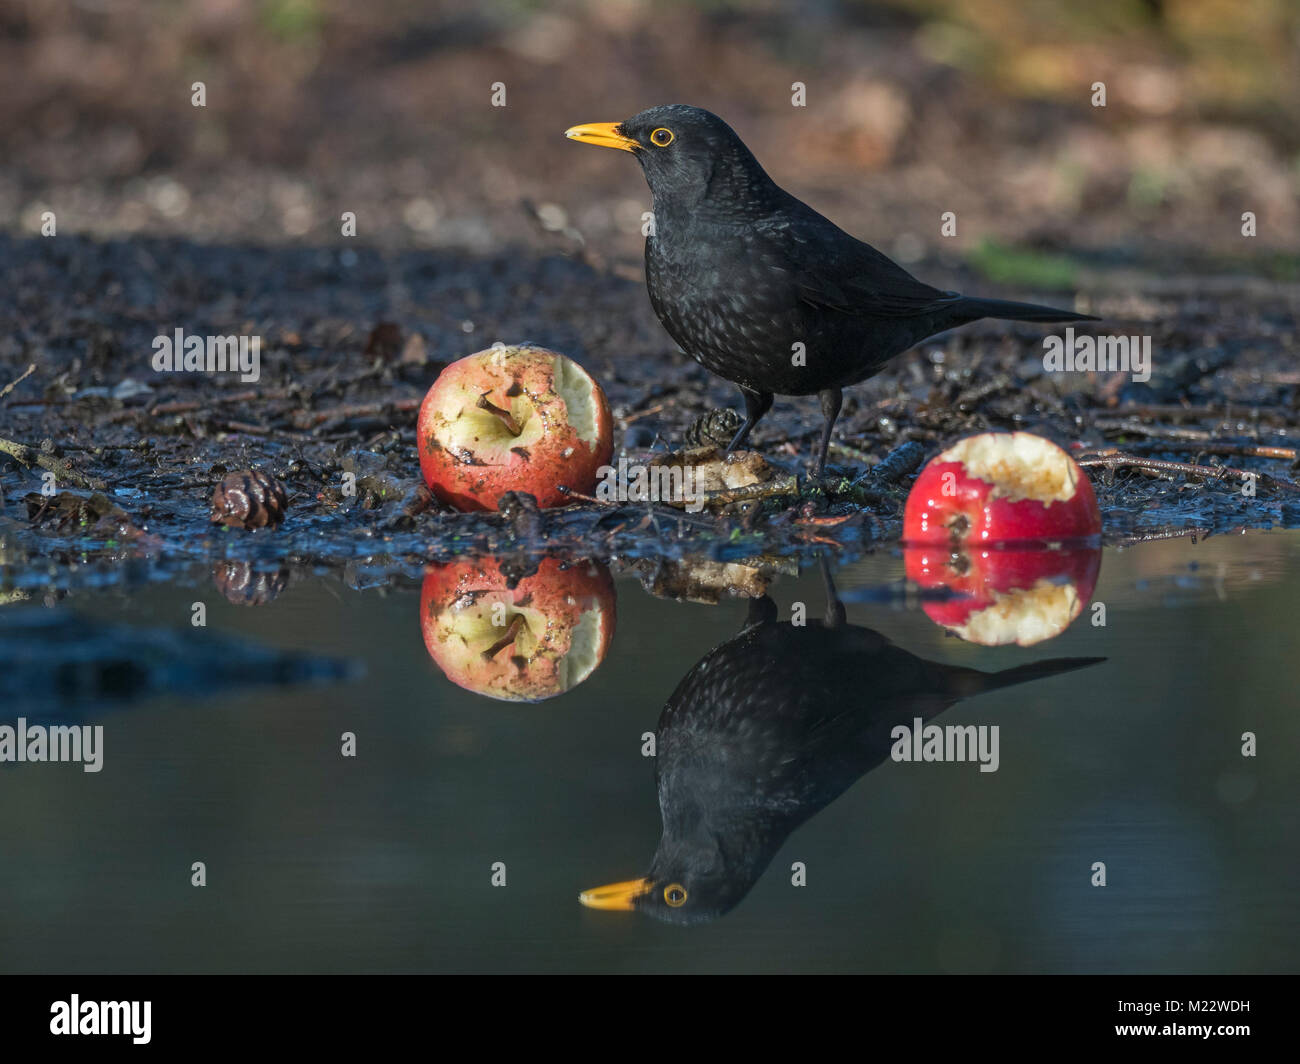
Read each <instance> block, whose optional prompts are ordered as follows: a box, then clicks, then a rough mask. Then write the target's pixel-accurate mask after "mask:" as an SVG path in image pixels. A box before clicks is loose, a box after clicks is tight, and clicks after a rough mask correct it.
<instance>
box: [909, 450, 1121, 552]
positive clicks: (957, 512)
mask: <svg viewBox="0 0 1300 1064" xmlns="http://www.w3.org/2000/svg"><path fill="white" fill-rule="evenodd" d="M1100 532H1101V510H1100V508H1099V507H1098V506H1097V497H1096V495H1094V494H1093V491H1092V484H1091V483H1090V482H1089V480H1088V475H1087V474H1086V473H1085V472H1084V471H1083V469H1082V468H1081V467H1080V466H1079V464H1078V463H1077V462H1076V461H1075V460H1074V459H1073V458H1071V457H1070V456H1069V455H1068V454H1066V453H1065V452H1064V451H1063V450H1061V448H1060V447H1058V446H1056V444H1054V443H1052V442H1051V441H1050V440H1045V439H1043V438H1042V437H1041V436H1035V435H1033V434H1032V433H1029V432H986V433H982V434H981V435H978V436H968V437H966V438H965V439H964V440H960V441H958V442H957V443H956V444H954V445H953V446H952V447H949V448H948V450H946V451H944V452H943V453H942V454H941V455H939V456H938V457H937V458H935V459H934V460H933V461H931V462H930V463H929V464H928V465H926V467H925V468H924V469H922V470H921V473H920V475H919V476H918V477H917V478H916V483H915V484H913V485H912V490H911V491H910V492H909V493H908V496H907V506H906V508H905V509H904V512H903V539H904V541H905V542H906V543H908V544H909V545H913V546H915V545H917V544H921V543H926V544H943V545H952V546H954V547H959V546H969V547H972V548H973V547H977V546H980V545H983V544H987V543H1016V542H1018V543H1029V542H1039V543H1043V542H1061V541H1067V540H1068V541H1075V542H1077V541H1079V540H1082V539H1087V538H1089V537H1092V536H1096V535H1098V534H1099V533H1100Z"/></svg>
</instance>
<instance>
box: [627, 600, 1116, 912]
mask: <svg viewBox="0 0 1300 1064" xmlns="http://www.w3.org/2000/svg"><path fill="white" fill-rule="evenodd" d="M827 586H828V591H829V593H830V596H831V598H830V602H829V605H828V609H827V617H826V621H825V622H824V623H822V622H817V621H810V622H809V623H808V624H807V625H803V626H795V625H792V624H789V623H782V622H779V621H778V620H777V619H776V608H775V605H774V604H773V603H772V602H771V600H770V599H767V598H763V599H758V600H755V601H754V603H753V604H752V605H751V607H750V611H749V616H748V618H747V620H746V623H745V626H744V627H743V628H742V630H741V631H740V633H739V634H738V635H736V636H735V637H734V638H732V639H730V640H728V641H727V642H725V643H723V644H722V645H721V646H718V647H716V648H715V649H714V650H712V651H710V652H709V654H707V655H706V656H705V657H704V658H703V659H702V660H701V661H700V662H699V663H698V664H696V665H695V667H694V668H692V669H691V671H690V672H689V673H687V675H686V676H685V677H684V678H683V679H682V681H681V682H680V683H679V684H678V685H677V689H676V690H675V691H674V692H673V694H672V696H671V697H670V698H669V700H668V703H667V705H666V706H665V708H664V710H663V713H662V714H661V715H660V718H659V727H658V732H657V754H656V762H655V763H656V780H657V784H658V789H659V808H660V814H661V816H662V819H663V835H662V837H661V838H660V841H659V846H658V848H657V850H656V852H655V855H654V858H653V859H652V861H651V863H650V869H649V871H648V873H647V875H646V881H647V883H648V884H649V885H650V886H649V887H648V888H647V889H646V890H645V891H644V893H641V894H640V895H639V896H638V897H637V898H636V901H635V907H636V908H637V909H638V910H639V911H642V912H645V913H648V914H650V915H652V916H655V917H657V918H659V919H661V920H664V921H667V922H671V923H699V922H702V921H707V920H712V919H715V918H716V917H718V916H720V915H721V914H723V913H725V912H727V911H729V910H730V909H731V908H733V907H734V906H735V905H736V904H737V903H738V902H739V901H740V900H741V899H742V898H744V897H745V895H746V894H747V893H748V892H749V890H750V888H751V887H752V886H753V885H754V883H755V882H757V880H758V877H759V876H760V875H761V874H762V873H763V870H764V869H765V868H766V867H767V865H768V863H769V862H770V861H771V859H772V857H773V856H774V855H775V854H776V852H777V850H779V849H780V847H781V846H782V845H783V844H784V842H785V840H786V838H787V837H788V836H789V834H790V833H791V832H792V831H793V830H794V829H795V828H797V827H798V826H799V825H800V824H802V823H804V821H806V820H807V819H808V818H809V817H811V816H813V815H814V814H815V813H817V812H818V811H820V810H821V809H823V808H824V807H825V806H826V805H828V804H829V803H830V802H832V801H833V800H834V799H835V798H837V797H838V796H839V795H840V794H842V793H843V792H844V791H846V790H847V789H848V788H849V787H850V786H851V785H852V784H853V783H854V782H855V781H856V780H857V779H858V778H859V777H861V776H862V775H863V774H864V773H866V772H868V771H869V770H870V769H872V768H875V767H876V766H877V765H878V764H880V763H881V762H882V761H884V760H885V758H886V757H887V756H888V754H889V750H890V748H891V745H892V740H891V737H890V733H891V730H892V729H893V728H894V727H895V726H896V725H899V724H908V725H910V724H911V723H912V720H913V718H915V717H921V718H922V719H924V720H927V721H928V720H929V719H931V718H932V717H934V716H936V715H938V714H939V713H942V712H943V711H944V710H946V709H948V708H949V707H950V706H952V705H953V704H954V703H955V702H957V701H959V700H960V699H963V698H970V697H972V696H974V695H977V694H982V693H984V692H987V691H995V690H998V689H1000V688H1004V687H1009V686H1012V685H1014V684H1020V683H1026V682H1029V681H1031V680H1039V679H1045V678H1047V677H1049V676H1056V675H1058V674H1060V673H1064V672H1068V671H1070V670H1072V669H1077V668H1082V667H1084V666H1086V665H1092V664H1096V663H1097V662H1100V661H1102V660H1103V659H1101V658H1057V659H1052V660H1049V661H1037V662H1032V663H1029V664H1026V665H1021V666H1018V667H1016V668H1011V669H1006V670H1004V671H1002V672H996V673H986V672H981V671H979V670H976V669H969V668H962V667H958V666H951V665H943V664H940V663H937V662H931V661H925V660H923V659H921V658H918V657H916V656H915V655H913V654H910V653H908V652H907V651H905V650H903V649H901V648H899V647H897V646H895V645H894V644H892V643H891V642H890V641H889V640H888V639H886V638H885V637H884V636H882V635H880V634H879V633H877V632H874V631H872V630H871V629H868V628H861V627H857V626H854V625H849V624H846V623H844V612H843V607H842V606H841V605H840V604H839V602H838V600H837V599H836V598H835V597H834V589H833V587H831V585H830V582H829V578H828V581H827ZM668 885H672V886H674V887H677V888H679V893H678V894H676V895H674V898H675V899H680V900H679V901H678V903H677V904H668V902H667V901H666V898H665V887H666V886H668Z"/></svg>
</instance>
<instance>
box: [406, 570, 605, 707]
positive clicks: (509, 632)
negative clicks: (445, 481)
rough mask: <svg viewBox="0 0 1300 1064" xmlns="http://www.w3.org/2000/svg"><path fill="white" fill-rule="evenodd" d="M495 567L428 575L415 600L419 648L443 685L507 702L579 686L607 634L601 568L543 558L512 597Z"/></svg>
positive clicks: (594, 665)
mask: <svg viewBox="0 0 1300 1064" xmlns="http://www.w3.org/2000/svg"><path fill="white" fill-rule="evenodd" d="M507 585H508V580H507V578H506V577H505V575H504V574H503V573H502V572H501V568H500V565H499V563H498V562H497V560H496V559H495V558H491V557H488V558H481V559H477V560H472V561H471V560H464V561H456V562H452V563H450V564H448V565H438V566H432V567H430V568H429V569H428V570H427V571H426V572H425V575H424V586H423V588H422V589H421V593H420V629H421V632H422V633H423V635H424V645H425V647H426V648H427V649H428V651H429V656H430V657H431V658H433V660H434V662H435V663H437V665H438V667H439V668H440V669H442V671H443V672H444V673H445V674H446V676H447V679H449V680H451V682H452V683H455V684H458V685H459V686H461V687H463V688H465V689H466V690H467V691H474V692H476V693H478V694H482V695H487V696H488V697H489V698H497V699H501V700H502V701H508V702H540V701H541V700H542V699H545V698H553V697H554V696H555V695H558V694H562V693H563V692H565V691H567V690H569V689H570V688H572V687H576V686H577V685H578V684H580V683H582V681H583V680H585V679H586V678H587V677H588V676H590V675H591V674H592V673H593V672H595V671H596V668H597V666H599V665H600V663H601V662H602V661H603V660H604V659H605V652H606V651H607V650H608V649H609V643H610V640H611V639H612V638H613V635H614V618H615V595H614V581H613V580H612V579H611V578H610V575H609V570H608V569H606V568H605V566H603V565H601V564H600V563H599V562H587V561H584V562H578V563H576V564H574V565H571V566H570V567H568V568H562V567H561V565H560V562H559V561H557V560H556V559H554V558H546V559H543V561H542V563H541V565H540V566H539V567H538V569H537V572H535V573H534V574H533V575H532V576H526V577H524V578H523V579H522V580H520V581H519V582H518V584H516V585H515V586H514V587H513V588H511V587H509V586H507Z"/></svg>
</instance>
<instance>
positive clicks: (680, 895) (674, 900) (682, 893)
mask: <svg viewBox="0 0 1300 1064" xmlns="http://www.w3.org/2000/svg"><path fill="white" fill-rule="evenodd" d="M671 135H672V134H669V136H671ZM664 901H666V902H667V903H668V905H669V906H670V907H671V908H674V909H677V908H680V907H681V906H683V905H685V904H686V888H685V887H683V886H682V885H681V884H680V883H669V884H668V886H666V887H664Z"/></svg>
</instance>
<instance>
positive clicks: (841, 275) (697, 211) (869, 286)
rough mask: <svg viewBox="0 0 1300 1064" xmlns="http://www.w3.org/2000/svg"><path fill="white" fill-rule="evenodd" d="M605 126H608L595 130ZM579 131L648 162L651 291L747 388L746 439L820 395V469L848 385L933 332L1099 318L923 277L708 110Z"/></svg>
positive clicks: (656, 111) (686, 339)
mask: <svg viewBox="0 0 1300 1064" xmlns="http://www.w3.org/2000/svg"><path fill="white" fill-rule="evenodd" d="M597 128H600V129H601V130H602V131H605V132H602V134H601V135H599V136H596V135H588V134H586V133H584V131H587V130H594V129H597ZM569 135H570V136H572V137H575V139H579V140H587V141H590V142H591V143H598V144H605V145H608V146H611V147H621V148H625V149H626V150H629V151H631V152H632V153H633V154H635V155H636V157H637V159H638V160H639V161H640V163H641V166H642V169H643V170H644V171H645V176H646V181H647V182H648V183H649V185H650V192H651V195H652V196H653V199H654V213H653V218H654V224H653V230H652V232H651V233H650V235H649V236H648V237H647V239H646V246H645V262H646V285H647V287H648V289H649V293H650V301H651V303H652V304H653V306H654V309H655V313H656V314H658V316H659V320H660V321H661V322H662V323H663V325H664V328H665V329H667V330H668V332H669V334H670V335H671V336H672V338H673V339H674V340H676V341H677V343H678V344H679V345H680V346H681V348H682V350H684V351H685V352H686V353H687V354H689V355H690V356H691V357H692V358H694V359H695V360H696V361H697V362H699V363H700V364H701V365H703V366H704V367H705V368H706V369H708V370H710V371H711V372H713V373H716V374H717V375H718V376H720V377H724V378H725V379H727V380H729V381H733V382H735V383H736V384H737V385H739V386H740V390H741V393H742V395H743V396H744V399H745V407H746V420H745V424H744V425H743V426H742V428H741V430H740V431H739V432H738V433H737V435H736V438H735V439H734V440H733V441H732V443H731V447H732V448H735V447H736V446H738V445H739V444H741V443H742V442H744V440H745V439H746V437H747V436H748V435H749V432H750V430H751V429H752V428H753V427H754V425H755V424H756V423H757V422H758V420H759V419H760V418H761V417H762V416H763V415H764V414H765V413H766V412H767V411H768V410H769V409H770V408H771V405H772V401H773V396H774V395H814V394H816V395H820V396H821V400H822V410H823V413H824V414H825V425H824V430H823V435H822V440H821V446H820V449H819V451H818V455H817V461H816V469H817V471H818V473H820V472H821V469H822V466H823V465H824V463H825V458H826V449H827V445H828V444H829V443H830V434H831V429H832V428H833V426H834V423H835V418H836V417H837V416H838V414H839V409H840V402H841V390H842V389H843V388H845V387H847V386H848V385H851V384H857V383H859V382H861V381H863V380H866V379H867V378H868V377H870V376H872V375H874V374H875V373H877V372H879V371H880V369H881V368H882V367H883V366H884V365H885V363H886V362H888V361H889V360H890V359H891V358H893V357H894V356H895V355H898V354H900V353H901V352H903V351H906V350H907V349H908V348H909V347H912V346H913V345H914V344H916V343H918V342H919V341H921V340H923V339H925V338H926V337H927V336H933V335H934V334H935V333H938V332H942V331H944V330H945V329H950V328H952V327H953V326H957V325H964V324H966V323H968V322H972V321H976V320H978V319H980V318H1007V319H1012V320H1017V321H1040V322H1067V321H1089V320H1096V319H1093V318H1090V317H1089V316H1088V315H1084V314H1076V313H1074V312H1072V311H1068V310H1058V309H1055V308H1053V307H1044V306H1038V305H1036V304H1031V303H1014V302H1009V301H1006V300H994V299H973V298H969V297H966V296H963V295H960V294H959V293H957V292H945V291H941V290H939V289H937V288H933V287H931V286H930V285H928V284H925V283H923V282H922V281H918V280H917V279H916V278H915V277H913V276H912V275H911V274H909V273H908V272H907V271H906V270H904V269H903V268H902V267H901V266H899V265H898V264H897V263H895V262H893V261H892V260H891V259H889V258H888V257H887V256H885V255H883V254H881V253H880V252H879V251H877V250H876V249H875V248H873V247H871V246H870V245H869V244H865V243H863V242H862V241H861V240H858V239H856V238H854V237H852V236H850V235H849V234H848V233H846V232H844V230H842V229H840V228H839V227H838V226H836V225H834V224H833V223H832V222H830V221H828V220H827V219H826V218H824V217H822V215H820V214H818V213H817V212H816V211H815V210H813V209H812V208H811V207H809V206H808V205H807V204H805V203H803V202H801V201H800V200H798V199H796V198H795V197H794V196H792V195H790V193H788V192H786V191H785V190H784V189H782V188H780V187H779V186H778V185H777V184H776V183H775V182H774V181H772V179H771V178H770V177H768V175H767V173H766V172H765V171H764V170H763V168H762V166H760V165H759V163H758V160H757V159H755V158H754V156H753V154H752V153H751V152H750V151H749V149H748V148H747V147H745V145H744V143H743V142H742V141H741V139H740V138H739V137H738V136H737V135H736V134H735V133H734V132H733V131H732V129H731V127H730V126H728V125H727V124H726V123H725V122H723V121H722V119H720V118H718V117H717V116H716V115H714V114H711V113H710V112H708V111H704V110H701V109H700V108H698V107H687V106H684V105H680V104H673V105H669V106H664V107H654V108H651V109H650V110H648V111H642V112H641V113H640V114H638V115H634V116H633V117H632V118H629V119H627V120H626V121H625V122H622V123H619V124H617V125H616V126H609V127H594V126H589V127H575V128H574V129H571V130H569ZM661 142H663V143H661ZM796 345H802V347H798V346H796Z"/></svg>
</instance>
